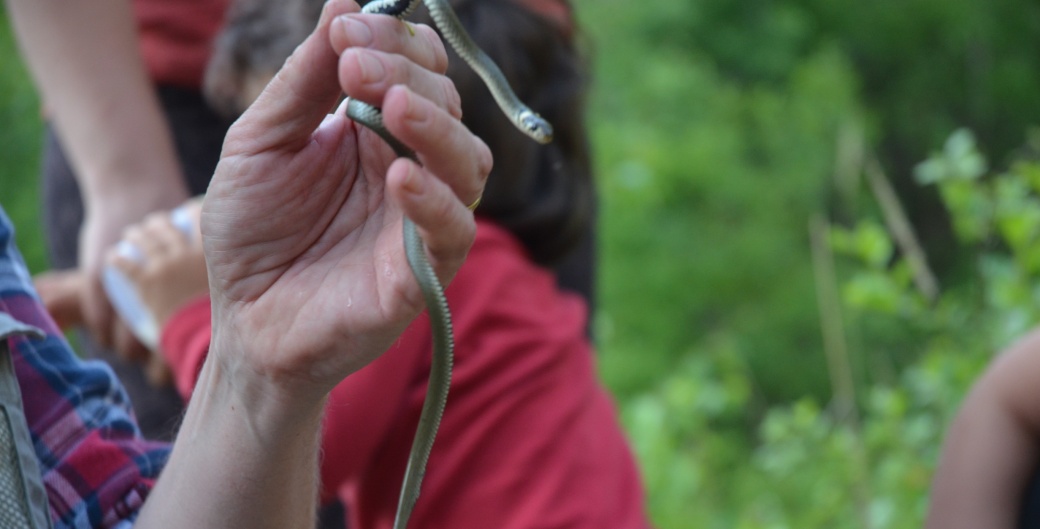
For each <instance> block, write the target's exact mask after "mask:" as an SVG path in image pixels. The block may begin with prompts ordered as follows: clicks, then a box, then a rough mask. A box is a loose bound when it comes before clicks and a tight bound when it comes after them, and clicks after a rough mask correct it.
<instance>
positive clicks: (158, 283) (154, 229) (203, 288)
mask: <svg viewBox="0 0 1040 529" xmlns="http://www.w3.org/2000/svg"><path fill="white" fill-rule="evenodd" d="M179 209H180V210H181V212H183V214H185V215H186V219H187V220H188V225H187V226H180V225H178V226H175V225H174V222H173V219H172V216H171V212H168V211H161V212H156V213H152V214H150V215H148V216H147V217H145V220H144V221H143V222H141V223H138V224H135V225H133V226H131V227H130V228H128V229H127V231H126V234H125V235H124V236H123V240H122V242H121V243H120V244H122V243H128V244H130V245H132V247H133V248H135V249H136V251H137V252H138V253H139V254H140V255H139V258H137V259H130V258H128V257H126V256H125V255H123V254H122V253H120V251H119V250H118V246H116V247H112V248H111V249H110V250H109V251H108V254H107V257H106V261H107V262H108V264H109V266H114V267H116V268H118V269H119V270H120V271H122V273H123V275H124V277H126V278H127V279H128V280H129V281H130V283H132V284H133V286H134V289H135V290H136V292H137V295H138V296H139V298H140V300H141V303H143V305H144V307H145V308H146V309H147V310H148V312H149V313H150V314H151V316H152V318H153V319H154V321H155V324H156V326H157V327H158V329H160V330H161V329H163V328H164V327H165V326H166V323H167V322H168V321H169V320H170V318H171V317H172V316H173V314H174V312H175V311H176V310H177V309H179V308H180V307H181V306H183V305H184V304H185V303H187V302H188V301H191V300H192V299H195V298H197V297H199V296H203V295H206V294H207V293H208V288H209V283H208V281H207V278H206V260H205V257H204V256H203V254H202V239H201V235H200V233H199V215H200V212H201V209H202V203H201V201H200V200H194V199H193V200H190V201H188V202H186V203H185V204H183V205H182V206H181V207H180V208H179ZM186 228H187V230H186ZM135 341H136V340H135ZM119 345H120V344H118V343H117V347H118V346H119ZM151 345H153V347H150V348H149V350H148V355H147V356H146V357H143V358H142V357H137V358H136V359H137V360H139V361H141V362H142V364H143V368H144V373H145V376H146V377H147V378H148V381H149V382H151V383H152V384H153V385H155V386H159V387H162V386H167V385H169V384H170V383H171V382H172V373H171V372H170V368H169V365H168V364H167V363H166V359H165V358H164V357H163V355H162V352H161V351H160V350H159V348H158V346H157V345H156V344H151ZM117 351H118V352H119V353H120V354H122V355H124V356H126V357H130V356H131V355H132V354H133V353H134V352H135V351H122V350H119V349H117Z"/></svg>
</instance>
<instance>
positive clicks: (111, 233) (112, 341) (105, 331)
mask: <svg viewBox="0 0 1040 529" xmlns="http://www.w3.org/2000/svg"><path fill="white" fill-rule="evenodd" d="M176 186H177V187H174V188H173V189H167V187H170V186H168V185H166V184H165V183H164V182H157V181H154V182H153V181H151V180H149V179H139V181H138V182H135V184H134V185H127V186H124V187H123V188H121V189H120V190H119V191H118V192H117V191H115V189H109V190H108V191H106V194H105V195H104V196H90V195H89V194H88V195H87V196H86V204H87V217H86V219H85V220H84V223H83V227H82V229H81V231H80V251H79V253H80V257H79V269H80V270H82V271H83V273H84V274H85V276H86V278H87V279H86V281H85V282H84V290H83V296H82V298H81V311H82V315H83V320H84V322H85V323H86V324H87V328H88V330H89V331H90V333H91V335H92V336H93V337H94V339H95V340H97V342H98V343H99V344H100V345H102V346H104V347H108V348H112V349H114V350H115V351H117V352H118V353H119V354H120V356H122V357H123V358H126V359H142V358H146V357H147V350H146V349H145V348H144V346H142V345H141V344H140V343H139V342H138V341H137V339H136V338H134V336H133V334H132V333H131V332H130V330H129V328H128V327H127V326H126V324H125V323H124V322H123V321H122V320H120V319H119V318H117V317H116V316H115V312H114V311H113V309H112V305H111V304H110V303H109V300H108V296H107V295H106V294H105V291H104V288H103V287H102V286H101V269H102V267H103V266H104V264H105V259H106V257H105V255H106V253H107V252H108V250H109V249H110V248H112V247H113V246H114V245H115V244H116V243H117V242H118V241H119V240H120V238H121V236H122V234H123V232H124V231H125V230H126V229H127V227H128V226H131V225H133V224H136V223H138V222H140V221H141V219H143V218H144V216H145V215H147V214H148V213H150V212H153V211H165V210H169V209H172V208H173V207H176V206H177V205H178V204H180V203H181V202H183V201H184V200H185V199H186V198H187V197H186V192H185V191H184V189H182V188H183V184H180V183H177V184H176ZM116 193H118V194H116Z"/></svg>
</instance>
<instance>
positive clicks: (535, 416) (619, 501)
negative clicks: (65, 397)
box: [162, 222, 649, 529]
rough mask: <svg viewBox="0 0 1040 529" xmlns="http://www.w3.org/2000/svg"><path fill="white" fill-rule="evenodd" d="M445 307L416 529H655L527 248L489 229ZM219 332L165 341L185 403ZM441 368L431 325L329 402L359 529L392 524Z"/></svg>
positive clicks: (605, 404)
mask: <svg viewBox="0 0 1040 529" xmlns="http://www.w3.org/2000/svg"><path fill="white" fill-rule="evenodd" d="M447 296H448V301H449V304H450V305H451V310H452V316H453V320H454V325H455V340H456V352H455V355H456V356H455V368H454V374H453V378H452V387H451V392H450V394H449V396H448V405H447V409H446V410H445V414H444V419H443V421H442V423H441V427H440V431H439V432H438V435H437V441H436V443H435V444H434V448H433V453H432V454H431V456H430V462H429V465H428V467H427V473H426V477H425V479H424V481H423V489H422V495H421V496H420V498H419V501H418V503H417V504H416V506H415V510H414V511H413V514H412V522H411V524H412V525H414V526H416V527H428V528H450V529H466V528H485V527H492V526H493V527H496V528H498V529H520V528H523V529H537V528H570V529H579V528H588V529H602V528H605V527H610V528H613V529H644V528H647V527H649V523H648V521H647V518H646V513H645V510H644V498H643V488H642V484H641V482H640V477H639V473H638V470H637V468H636V465H635V463H634V460H633V457H632V454H631V451H630V450H629V447H628V445H627V443H626V441H625V439H624V437H623V434H622V431H621V428H620V426H619V424H618V422H617V420H616V418H615V409H614V407H613V404H612V403H611V400H610V398H609V396H608V394H607V393H606V391H605V390H604V388H603V387H602V386H601V385H600V384H599V383H598V382H597V379H596V372H595V367H594V365H593V358H594V357H593V353H592V350H591V347H590V346H589V343H588V341H587V339H586V337H585V318H586V313H585V306H584V304H583V303H582V301H581V300H580V299H579V298H577V297H576V296H572V295H568V294H564V293H561V292H560V290H559V289H558V288H557V287H556V284H555V281H554V278H553V276H552V275H551V274H550V273H549V272H547V271H546V270H543V269H541V268H539V267H537V266H535V265H533V264H531V262H530V261H529V260H528V259H527V258H526V256H525V254H524V251H523V248H522V247H521V245H520V244H519V243H518V242H517V241H516V240H514V239H513V238H512V237H511V236H510V235H509V234H508V233H507V232H505V231H504V230H502V229H500V228H498V227H495V226H494V225H492V224H489V223H484V222H481V223H479V224H478V229H477V238H476V242H475V244H474V246H473V248H472V250H471V251H470V254H469V257H468V258H467V260H466V263H465V265H463V267H462V269H461V270H460V271H459V273H458V275H457V276H456V277H455V280H454V281H453V282H452V284H451V286H450V287H449V288H448V291H447ZM200 327H201V328H200ZM209 331H210V329H209V305H208V303H206V302H205V300H202V301H198V302H195V303H193V304H192V305H191V306H189V307H187V308H186V309H184V310H183V311H182V312H181V313H179V314H177V315H175V316H174V318H173V319H172V320H171V321H170V323H169V324H168V325H167V327H166V328H165V329H164V332H163V339H162V346H163V349H164V350H165V352H166V354H167V357H168V359H169V360H170V362H171V365H172V366H173V367H174V371H175V373H176V376H177V384H178V387H179V388H180V389H181V391H182V392H184V391H185V390H189V391H190V386H191V384H193V379H194V374H195V373H196V372H197V369H198V367H199V366H200V365H201V362H202V357H203V356H204V355H205V350H204V348H205V344H208V336H209ZM200 333H201V334H204V335H205V337H206V339H200V338H199V334H200ZM430 355H431V343H430V332H429V320H428V319H427V317H426V316H425V314H424V315H422V316H420V317H419V318H418V319H417V320H416V321H415V322H414V323H413V324H412V325H411V326H410V327H409V328H408V330H407V331H406V332H405V334H404V335H403V336H402V337H401V339H400V340H399V341H398V343H397V344H396V345H395V346H393V347H392V348H391V349H390V351H388V352H387V353H386V354H385V355H383V356H382V357H381V358H379V359H378V360H376V361H375V362H373V363H372V364H371V365H370V366H368V367H366V368H364V369H362V370H361V371H359V372H358V373H356V374H354V375H352V376H350V377H349V378H347V379H346V380H345V381H344V382H343V383H341V384H340V385H339V386H337V387H336V388H335V389H334V390H333V392H332V395H331V398H330V400H329V406H328V411H327V414H326V420H325V432H324V436H323V453H324V460H323V464H322V482H323V484H324V485H325V488H326V489H327V490H326V493H327V494H330V495H331V494H333V493H336V494H338V495H339V496H340V497H341V498H342V499H343V500H344V502H345V503H346V505H347V510H348V512H349V513H350V516H351V524H350V526H351V527H352V528H358V529H382V528H388V527H391V525H392V522H393V516H394V512H395V509H396V507H397V501H398V496H399V493H400V487H401V479H402V476H403V474H404V467H405V464H406V461H407V458H408V451H409V450H410V448H411V442H412V436H413V435H414V432H415V427H416V424H417V423H418V420H419V413H420V410H421V407H422V403H423V399H424V397H425V394H426V385H427V384H426V382H427V380H426V379H427V376H428V375H429V367H430Z"/></svg>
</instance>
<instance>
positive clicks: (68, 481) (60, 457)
mask: <svg viewBox="0 0 1040 529" xmlns="http://www.w3.org/2000/svg"><path fill="white" fill-rule="evenodd" d="M0 312H4V313H7V314H9V315H10V316H11V317H13V318H14V319H16V320H18V321H20V322H23V323H25V324H28V325H32V326H34V327H37V328H39V329H41V330H43V332H44V333H45V334H46V337H45V338H43V339H33V338H26V337H15V338H11V339H10V340H9V345H10V348H11V351H12V355H13V360H14V367H15V373H16V374H17V377H18V382H19V385H20V386H21V390H22V398H23V400H24V409H25V415H26V420H27V422H28V424H29V430H30V433H31V435H32V442H33V447H34V449H35V452H36V455H37V457H38V459H39V462H40V470H41V474H42V475H43V483H44V487H45V488H46V489H47V495H48V498H49V500H50V510H51V516H52V518H53V520H54V525H55V527H56V528H119V529H125V528H128V527H131V526H132V525H133V521H134V519H135V518H136V515H137V512H138V510H139V509H140V507H141V505H142V504H143V503H144V499H145V497H146V496H147V494H148V491H149V490H151V487H152V485H153V483H154V480H155V479H156V478H157V477H158V475H159V471H160V470H161V468H162V466H163V464H164V463H165V461H166V458H167V457H168V455H169V447H168V445H165V444H161V443H154V442H150V441H146V440H144V439H143V438H142V437H141V436H140V433H139V432H138V429H137V426H136V424H135V422H134V418H133V413H132V411H131V410H130V405H129V402H128V400H127V397H126V394H125V392H124V391H123V389H122V386H120V384H119V382H118V380H116V377H115V375H114V374H113V372H112V370H111V369H109V368H108V366H107V365H105V364H103V363H100V362H86V361H82V360H80V359H78V358H76V356H75V355H74V354H73V352H72V350H71V348H70V347H69V345H68V343H67V342H66V341H65V339H64V337H63V336H62V334H61V332H60V331H59V330H58V329H57V328H56V326H55V325H54V322H53V321H52V320H51V318H50V316H49V315H48V314H47V313H46V311H45V310H44V309H43V307H42V306H41V304H40V302H39V299H38V298H37V297H36V294H35V291H34V290H33V288H32V281H31V278H30V277H29V273H28V270H27V269H26V267H25V263H24V262H23V260H22V258H21V255H20V254H19V252H18V250H17V248H16V247H15V243H14V229H13V227H12V226H11V222H10V220H9V219H8V218H7V215H6V213H4V211H3V208H2V207H0Z"/></svg>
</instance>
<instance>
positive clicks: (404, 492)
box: [346, 0, 553, 529]
mask: <svg viewBox="0 0 1040 529" xmlns="http://www.w3.org/2000/svg"><path fill="white" fill-rule="evenodd" d="M421 1H422V2H423V3H425V4H426V7H427V9H428V10H429V11H430V15H431V16H432V18H433V21H434V24H435V25H436V26H437V29H438V30H440V33H441V36H442V37H443V38H444V39H445V40H446V41H448V43H449V44H450V45H451V47H452V49H454V50H455V52H456V53H457V54H458V55H459V56H460V57H462V59H463V60H464V61H465V62H466V63H467V64H468V65H469V66H470V68H472V69H473V71H474V72H476V74H477V75H478V76H479V77H480V78H481V80H483V81H484V84H485V85H486V86H487V87H488V89H489V90H490V91H491V94H492V96H493V97H494V99H495V102H496V103H497V104H498V106H499V108H500V109H501V110H502V112H504V113H505V115H506V116H507V117H508V118H509V119H510V121H511V122H512V123H513V124H514V125H515V126H516V127H517V128H518V129H520V131H521V132H523V133H524V134H526V135H527V136H529V137H530V138H532V139H533V140H535V141H537V142H538V143H542V144H546V143H549V142H550V141H552V135H553V129H552V125H551V124H550V123H549V122H548V121H546V120H545V119H544V118H542V117H541V116H539V115H538V113H536V112H535V111H533V110H531V109H530V108H529V107H528V106H527V105H525V104H524V103H523V102H522V101H521V100H520V98H519V97H517V95H516V93H514V92H513V89H512V88H511V87H510V86H509V82H508V81H507V80H506V77H505V75H503V74H502V70H500V69H499V68H498V65H496V64H495V62H494V60H492V59H491V57H489V56H488V55H487V54H486V53H485V52H484V51H483V50H482V49H480V46H478V45H477V44H476V42H474V41H473V39H472V37H470V36H469V33H467V32H466V30H465V28H464V27H463V25H462V22H461V21H460V20H459V18H458V16H457V15H456V14H455V11H454V10H453V9H452V7H451V5H450V4H449V3H448V0H421ZM419 3H420V0H373V1H371V2H369V3H367V4H366V5H365V6H364V7H363V8H362V10H361V12H362V13H364V14H381V15H389V16H393V17H396V18H398V19H401V20H404V18H405V17H407V16H408V15H409V14H411V13H412V11H414V10H415V8H416V7H418V5H419ZM409 31H411V28H410V27H409ZM346 114H347V116H348V117H350V118H351V119H352V120H354V121H355V122H357V123H360V124H361V125H363V126H364V127H366V128H368V129H370V130H372V131H373V132H375V133H376V134H377V135H378V136H379V137H380V138H382V139H383V140H384V141H386V142H387V144H389V145H390V147H391V148H392V149H393V150H394V153H395V154H396V155H397V156H399V157H404V158H409V159H411V160H413V161H415V162H416V163H418V159H417V158H416V156H415V153H414V152H413V151H412V150H411V149H410V148H408V147H407V146H406V145H404V144H403V143H402V142H401V141H399V140H398V139H397V138H394V136H393V135H392V134H390V132H389V131H388V130H387V129H386V127H385V126H384V125H383V119H382V114H381V113H380V111H379V109H377V108H375V107H374V106H372V105H369V104H368V103H364V102H362V101H359V100H357V99H353V98H348V99H347V108H346ZM402 236H403V239H404V249H405V256H406V258H407V260H408V266H409V268H411V270H412V274H413V275H414V276H415V280H416V282H418V284H419V289H420V290H421V291H422V296H423V301H424V302H425V304H426V308H427V311H428V313H429V316H430V328H431V333H432V335H433V358H432V360H431V363H430V378H429V382H428V386H427V390H426V397H425V400H424V401H423V407H422V411H421V412H420V415H419V424H418V426H417V427H416V431H415V437H414V438H413V441H412V447H411V450H410V451H409V454H408V464H407V466H406V467H405V472H404V479H403V482H402V484H401V496H400V499H399V500H398V504H397V512H396V514H395V516H394V525H393V528H394V529H405V527H407V525H408V519H409V518H410V517H411V514H412V510H413V509H414V507H415V504H416V502H417V501H418V499H419V492H420V490H421V487H422V480H423V476H424V475H425V473H426V464H427V463H428V462H429V459H430V452H431V451H432V450H433V441H434V439H435V437H436V435H437V429H438V428H439V427H440V422H441V418H442V417H443V415H444V408H445V406H446V404H447V400H448V390H449V388H450V387H451V372H452V363H453V362H454V349H455V342H454V334H453V330H452V322H451V311H450V309H449V308H448V301H447V298H446V297H445V295H444V287H443V286H442V285H441V282H440V280H439V279H438V278H437V274H436V273H435V272H434V270H433V266H432V265H431V264H430V261H429V259H428V258H427V256H426V247H425V244H424V243H423V241H422V238H421V237H420V235H419V232H418V229H417V228H416V226H415V223H414V222H412V220H411V219H409V218H408V217H407V216H406V217H404V220H403V230H402Z"/></svg>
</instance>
